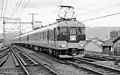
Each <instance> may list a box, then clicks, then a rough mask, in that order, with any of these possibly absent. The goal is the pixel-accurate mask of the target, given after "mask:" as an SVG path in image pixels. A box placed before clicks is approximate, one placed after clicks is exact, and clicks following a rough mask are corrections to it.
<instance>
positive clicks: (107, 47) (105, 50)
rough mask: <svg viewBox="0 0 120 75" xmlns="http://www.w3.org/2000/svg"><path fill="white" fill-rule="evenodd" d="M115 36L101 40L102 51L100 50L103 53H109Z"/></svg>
mask: <svg viewBox="0 0 120 75" xmlns="http://www.w3.org/2000/svg"><path fill="white" fill-rule="evenodd" d="M116 38H117V37H112V38H110V39H109V40H106V41H104V42H103V44H102V50H103V51H102V52H103V53H104V54H109V55H111V52H112V51H113V44H114V43H113V42H114V40H115V39H116Z"/></svg>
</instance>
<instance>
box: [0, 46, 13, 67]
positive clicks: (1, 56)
mask: <svg viewBox="0 0 120 75" xmlns="http://www.w3.org/2000/svg"><path fill="white" fill-rule="evenodd" d="M10 50H11V49H9V48H5V49H3V50H1V51H0V60H1V62H0V67H2V66H3V64H4V63H5V62H6V61H7V60H8V57H9V54H8V53H9V52H10ZM5 56H6V58H5ZM2 59H4V60H2Z"/></svg>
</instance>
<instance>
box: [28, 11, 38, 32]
mask: <svg viewBox="0 0 120 75" xmlns="http://www.w3.org/2000/svg"><path fill="white" fill-rule="evenodd" d="M29 15H32V30H34V15H37V13H29Z"/></svg>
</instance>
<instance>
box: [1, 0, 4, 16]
mask: <svg viewBox="0 0 120 75" xmlns="http://www.w3.org/2000/svg"><path fill="white" fill-rule="evenodd" d="M1 3H2V6H1V17H3V10H4V9H3V8H4V0H2V2H1Z"/></svg>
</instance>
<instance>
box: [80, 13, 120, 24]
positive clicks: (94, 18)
mask: <svg viewBox="0 0 120 75" xmlns="http://www.w3.org/2000/svg"><path fill="white" fill-rule="evenodd" d="M118 14H120V12H117V13H113V14H109V15H105V16H101V17H97V18H92V19H88V20H83V21H80V22H86V21H91V20H96V19H100V18H106V17H110V16H114V15H118Z"/></svg>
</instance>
